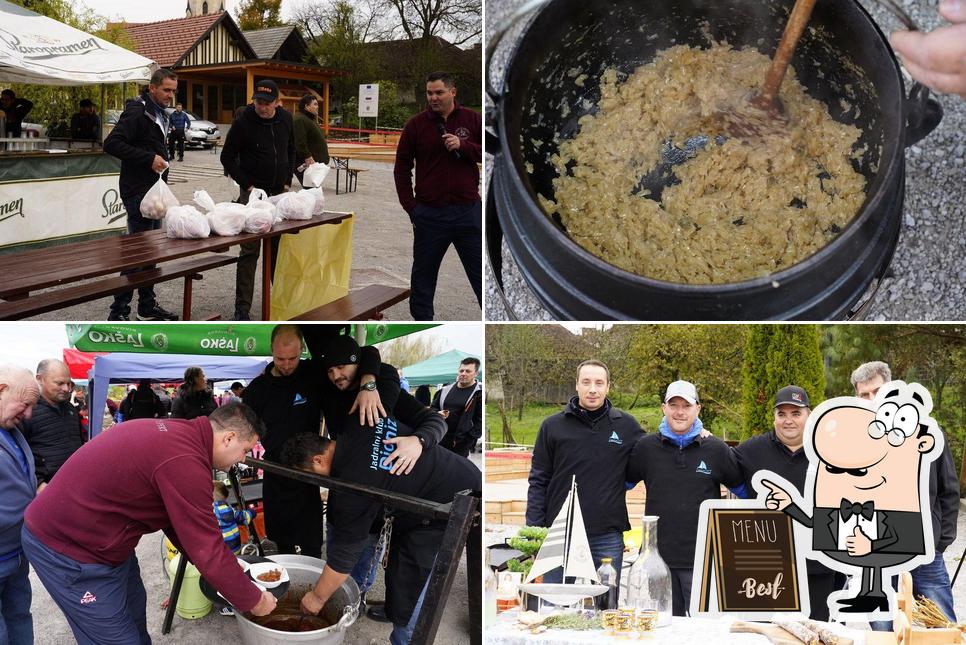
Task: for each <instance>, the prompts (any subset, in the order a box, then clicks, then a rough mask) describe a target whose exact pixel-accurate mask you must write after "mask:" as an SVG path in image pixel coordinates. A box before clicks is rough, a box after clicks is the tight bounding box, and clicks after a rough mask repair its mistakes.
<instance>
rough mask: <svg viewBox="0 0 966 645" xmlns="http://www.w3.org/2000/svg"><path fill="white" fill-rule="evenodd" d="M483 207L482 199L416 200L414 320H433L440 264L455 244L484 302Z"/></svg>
mask: <svg viewBox="0 0 966 645" xmlns="http://www.w3.org/2000/svg"><path fill="white" fill-rule="evenodd" d="M482 218H483V208H482V205H481V204H480V202H476V203H473V204H452V205H450V206H444V207H442V208H433V207H432V206H426V205H424V204H417V205H416V207H415V208H414V209H413V212H412V213H411V214H410V219H412V222H413V272H412V277H411V278H410V287H411V288H412V295H410V296H409V311H410V313H411V314H412V316H413V319H414V320H432V319H433V315H434V310H433V298H434V297H435V295H436V281H437V279H438V278H439V265H440V264H441V263H442V261H443V256H444V255H446V251H447V249H449V247H450V245H451V244H452V245H453V246H454V247H456V252H457V253H458V254H459V257H460V261H461V262H462V263H463V270H464V271H466V277H467V278H468V279H469V281H470V286H472V287H473V293H475V294H476V301H477V302H478V303H480V304H481V306H482V299H481V289H482V280H483V276H482V273H483V269H482V263H483V237H482V235H483V219H482Z"/></svg>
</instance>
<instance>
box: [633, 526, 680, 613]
mask: <svg viewBox="0 0 966 645" xmlns="http://www.w3.org/2000/svg"><path fill="white" fill-rule="evenodd" d="M625 605H626V606H627V607H628V608H629V609H651V610H654V611H656V612H657V626H658V627H663V626H665V625H670V624H671V570H670V569H668V567H667V564H665V563H664V560H662V559H661V555H660V554H659V553H658V552H657V515H645V516H644V520H643V530H642V540H641V552H640V554H638V556H637V560H635V561H634V564H633V565H632V566H631V572H630V574H628V577H627V599H626V601H625Z"/></svg>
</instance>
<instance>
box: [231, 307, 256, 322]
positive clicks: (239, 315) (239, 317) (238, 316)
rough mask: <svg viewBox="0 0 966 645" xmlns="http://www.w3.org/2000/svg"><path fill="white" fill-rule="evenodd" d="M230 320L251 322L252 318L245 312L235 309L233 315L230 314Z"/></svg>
mask: <svg viewBox="0 0 966 645" xmlns="http://www.w3.org/2000/svg"><path fill="white" fill-rule="evenodd" d="M231 319H232V320H251V319H252V316H251V314H249V313H248V312H247V311H246V312H241V311H238V310H237V309H236V310H235V313H233V314H232V316H231Z"/></svg>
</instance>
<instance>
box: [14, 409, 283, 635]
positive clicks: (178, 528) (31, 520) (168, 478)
mask: <svg viewBox="0 0 966 645" xmlns="http://www.w3.org/2000/svg"><path fill="white" fill-rule="evenodd" d="M263 428H264V427H263V426H262V424H261V422H260V421H259V420H258V417H257V416H256V415H255V413H254V412H253V411H252V410H251V408H249V407H247V406H246V405H244V404H241V403H228V404H226V405H223V406H221V407H220V408H218V409H217V410H215V411H214V412H212V413H211V416H208V417H198V418H196V419H191V420H190V421H188V420H182V419H135V420H134V421H128V422H126V423H121V424H118V425H116V426H114V427H113V428H111V430H110V431H109V432H105V433H103V434H102V435H100V436H98V437H97V438H95V439H93V440H92V441H90V442H88V443H86V444H84V445H83V446H82V447H81V448H80V449H79V450H78V451H77V452H75V453H74V454H73V455H72V456H71V458H70V459H69V460H68V461H67V463H65V464H64V465H63V466H62V467H61V469H60V471H59V472H58V473H57V477H56V479H54V480H53V481H51V482H50V484H49V485H48V486H47V488H46V489H45V490H44V493H43V495H40V496H39V497H37V498H36V499H35V500H34V501H33V502H32V503H31V504H30V506H28V507H27V512H26V514H25V518H24V527H23V531H22V534H21V537H22V541H23V549H24V552H25V553H26V554H27V559H28V560H29V561H30V563H31V564H32V565H33V567H34V570H35V571H36V572H37V576H38V577H39V578H40V581H41V582H42V583H43V584H44V587H46V588H47V591H48V592H49V593H50V595H51V597H53V599H54V602H56V603H57V605H58V606H59V607H60V609H61V610H62V611H63V612H64V614H65V615H66V616H67V622H68V623H69V624H70V627H71V630H73V632H74V637H75V638H76V639H77V642H78V643H80V644H81V645H87V644H88V643H90V644H94V643H142V644H148V643H150V642H151V638H150V637H149V636H148V631H147V613H146V602H147V597H146V593H145V591H144V584H143V583H142V582H141V571H140V568H139V567H138V561H137V557H136V556H135V554H134V549H135V547H137V544H138V541H139V540H140V539H141V536H142V535H145V534H147V533H153V532H154V531H157V530H159V529H160V530H162V531H164V533H165V535H167V536H168V538H169V539H170V540H171V541H172V543H174V545H175V546H176V547H177V548H178V549H179V550H180V551H181V552H182V553H185V554H186V555H187V557H188V558H189V559H190V560H191V562H192V563H194V564H195V566H197V567H198V569H199V570H200V571H201V574H202V575H203V576H204V577H205V579H206V580H207V581H208V582H210V583H211V585H212V586H213V587H215V588H216V589H219V590H220V591H221V593H222V594H223V595H224V596H225V597H226V598H227V599H228V601H229V602H230V603H231V604H232V605H234V606H235V608H237V609H238V610H240V611H251V612H252V613H253V614H255V615H256V616H264V615H266V614H268V613H270V612H271V611H272V610H273V609H275V604H276V601H275V597H274V596H272V594H271V593H269V592H267V591H260V590H259V589H258V587H256V586H255V585H254V583H252V581H251V580H250V579H249V578H248V577H247V576H246V575H245V573H244V572H243V571H242V570H241V568H239V566H238V564H237V562H236V560H235V556H234V555H233V554H232V553H231V551H229V550H228V547H227V546H225V542H224V540H223V539H222V537H221V531H220V530H219V529H218V524H217V522H216V521H215V518H214V515H213V514H212V512H211V471H212V469H213V468H217V469H220V470H227V469H228V468H230V467H231V466H232V465H233V464H235V463H237V462H239V461H241V460H242V459H244V458H245V453H246V452H248V451H249V450H251V448H252V447H253V446H254V445H255V442H256V441H257V440H258V437H259V435H261V434H263V432H264V431H263Z"/></svg>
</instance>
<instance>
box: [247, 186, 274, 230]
mask: <svg viewBox="0 0 966 645" xmlns="http://www.w3.org/2000/svg"><path fill="white" fill-rule="evenodd" d="M248 207H249V208H250V209H252V210H262V211H267V212H269V213H271V215H272V219H273V220H274V221H279V220H281V218H280V217H279V216H278V210H277V209H276V208H275V204H273V203H272V202H271V201H270V200H269V197H268V194H267V193H266V192H265V191H264V190H262V189H261V188H255V189H253V190H252V193H251V195H249V196H248ZM249 232H250V233H252V232H254V231H249Z"/></svg>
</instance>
